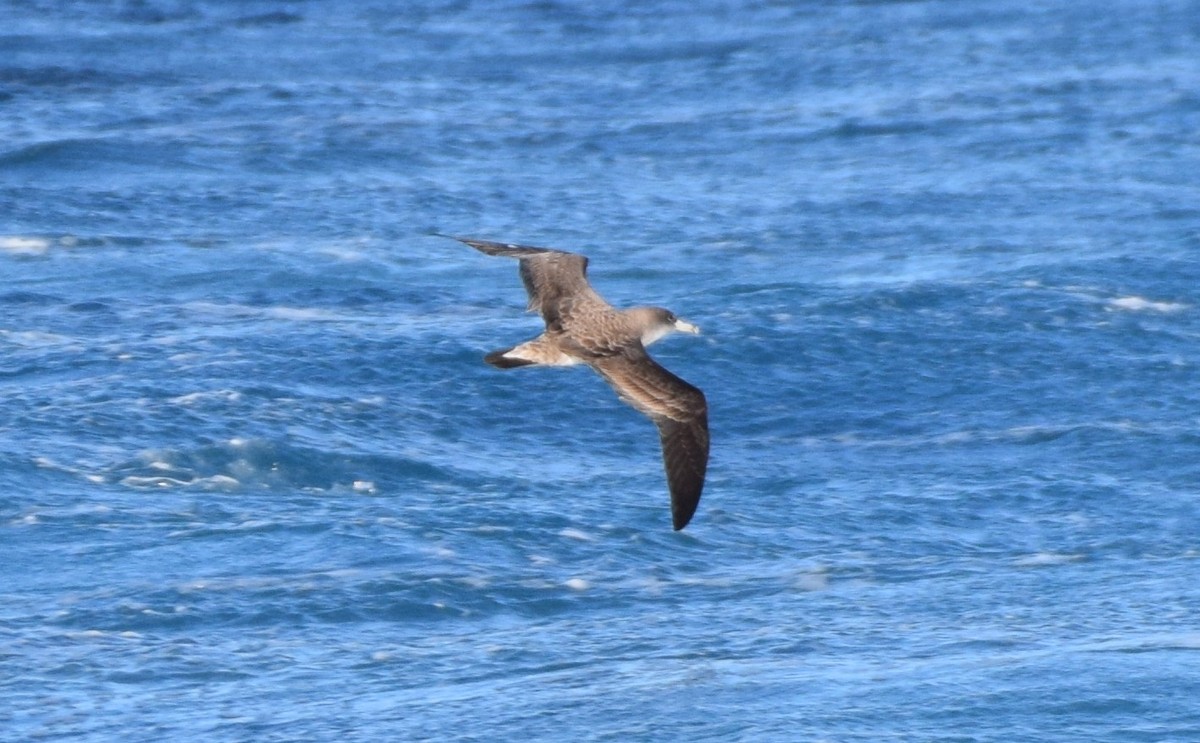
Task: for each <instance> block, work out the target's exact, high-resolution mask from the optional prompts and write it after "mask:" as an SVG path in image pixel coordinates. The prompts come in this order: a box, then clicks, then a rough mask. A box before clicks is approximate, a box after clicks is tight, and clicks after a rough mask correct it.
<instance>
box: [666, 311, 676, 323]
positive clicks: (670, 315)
mask: <svg viewBox="0 0 1200 743" xmlns="http://www.w3.org/2000/svg"><path fill="white" fill-rule="evenodd" d="M677 319H678V318H676V317H675V315H673V314H671V313H670V312H668V313H667V322H669V323H673V322H675V320H677Z"/></svg>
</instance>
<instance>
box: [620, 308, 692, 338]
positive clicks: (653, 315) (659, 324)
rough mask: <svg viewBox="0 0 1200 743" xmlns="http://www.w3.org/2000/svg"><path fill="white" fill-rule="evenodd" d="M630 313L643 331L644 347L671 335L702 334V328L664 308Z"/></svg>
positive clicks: (639, 309) (645, 309)
mask: <svg viewBox="0 0 1200 743" xmlns="http://www.w3.org/2000/svg"><path fill="white" fill-rule="evenodd" d="M630 312H631V314H633V316H634V317H635V318H636V320H637V322H638V325H639V326H640V327H641V329H642V345H643V346H649V345H650V344H651V343H654V342H655V341H657V340H660V339H662V338H664V337H666V336H668V335H670V334H671V333H691V334H693V335H698V334H699V333H700V328H698V327H696V326H695V325H692V324H691V323H690V322H687V321H685V320H681V319H679V318H678V317H676V316H675V313H674V312H671V311H670V310H668V309H664V308H662V307H637V308H635V309H633V310H630Z"/></svg>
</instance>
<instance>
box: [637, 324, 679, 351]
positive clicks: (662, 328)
mask: <svg viewBox="0 0 1200 743" xmlns="http://www.w3.org/2000/svg"><path fill="white" fill-rule="evenodd" d="M674 331H675V328H674V327H672V326H670V325H655V326H654V327H652V328H647V329H646V330H645V331H644V332H643V333H642V345H643V346H649V345H650V344H651V343H654V342H655V341H660V340H662V339H663V338H665V337H667V336H668V335H670V334H671V333H673V332H674Z"/></svg>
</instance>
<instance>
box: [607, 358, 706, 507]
mask: <svg viewBox="0 0 1200 743" xmlns="http://www.w3.org/2000/svg"><path fill="white" fill-rule="evenodd" d="M589 363H590V364H591V366H592V367H593V368H594V369H595V370H596V371H597V372H599V373H600V376H602V377H604V379H605V381H607V382H608V383H609V384H610V385H612V387H613V389H614V390H616V392H617V396H618V397H620V398H621V400H623V401H624V402H626V403H627V404H629V405H631V406H633V407H634V408H635V409H636V410H638V411H640V412H641V413H643V414H645V415H646V416H648V417H649V418H650V420H652V421H654V424H655V425H656V426H658V434H659V439H660V442H661V444H662V456H663V469H664V470H665V471H666V475H667V487H668V489H669V490H670V491H671V520H672V523H673V525H674V527H675V530H676V531H678V530H679V529H682V528H683V527H685V526H687V524H688V522H689V521H690V520H691V518H692V515H693V514H694V513H695V512H696V507H697V506H698V505H699V503H700V494H701V492H702V491H703V490H704V476H705V473H706V471H707V469H708V444H709V440H708V403H707V401H706V400H705V398H704V393H703V392H701V391H700V390H699V389H698V388H696V387H693V386H692V385H690V384H688V383H687V382H685V381H684V380H682V379H680V378H679V377H677V376H675V375H674V374H672V373H671V372H670V371H668V370H667V369H666V368H664V367H663V366H662V365H660V364H659V363H658V362H656V361H655V360H654V359H652V358H650V355H649V354H647V353H646V350H645V349H644V348H642V347H641V344H637V346H636V347H634V348H632V349H630V350H629V351H627V352H626V353H622V354H617V355H614V356H606V357H602V358H597V359H594V360H592V361H590V362H589Z"/></svg>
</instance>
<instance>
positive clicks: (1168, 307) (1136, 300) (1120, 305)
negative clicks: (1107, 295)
mask: <svg viewBox="0 0 1200 743" xmlns="http://www.w3.org/2000/svg"><path fill="white" fill-rule="evenodd" d="M1108 306H1109V307H1110V308H1112V309H1115V310H1126V311H1128V312H1164V313H1166V312H1180V311H1182V310H1186V309H1187V308H1188V306H1187V305H1186V304H1183V303H1182V302H1155V301H1154V300H1151V299H1146V298H1145V297H1137V296H1128V297H1118V298H1116V299H1110V300H1109V301H1108Z"/></svg>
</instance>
